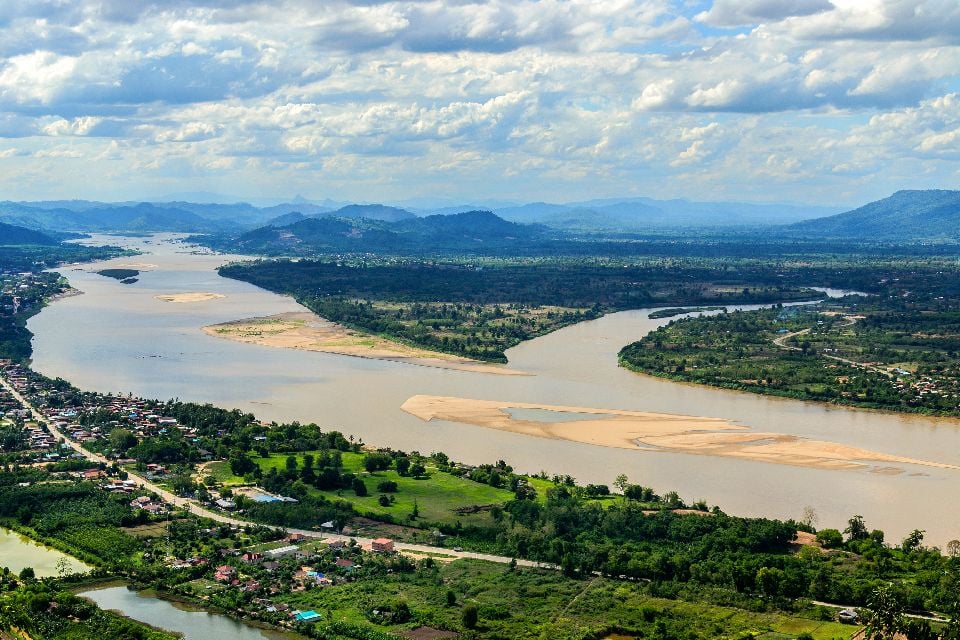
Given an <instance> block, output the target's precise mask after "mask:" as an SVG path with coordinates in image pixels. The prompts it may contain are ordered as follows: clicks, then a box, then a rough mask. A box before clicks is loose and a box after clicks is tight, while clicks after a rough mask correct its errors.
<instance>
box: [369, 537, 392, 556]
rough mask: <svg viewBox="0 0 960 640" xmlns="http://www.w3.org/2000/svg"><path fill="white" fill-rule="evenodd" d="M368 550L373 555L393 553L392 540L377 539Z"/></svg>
mask: <svg viewBox="0 0 960 640" xmlns="http://www.w3.org/2000/svg"><path fill="white" fill-rule="evenodd" d="M370 549H371V550H372V551H374V552H375V553H393V540H391V539H390V538H377V539H376V540H374V541H373V544H371V545H370Z"/></svg>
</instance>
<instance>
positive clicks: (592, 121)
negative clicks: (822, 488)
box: [0, 0, 960, 204]
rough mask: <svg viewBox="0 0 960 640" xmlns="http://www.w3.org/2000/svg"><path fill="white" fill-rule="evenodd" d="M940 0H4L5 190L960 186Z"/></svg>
mask: <svg viewBox="0 0 960 640" xmlns="http://www.w3.org/2000/svg"><path fill="white" fill-rule="evenodd" d="M958 70H960V3H958V2H957V1H956V0H929V1H924V0H915V1H913V2H905V1H898V0H888V1H882V0H715V1H713V2H710V1H696V2H693V1H689V2H688V1H684V0H678V1H669V0H604V1H603V2H598V1H596V0H539V1H532V0H490V1H486V2H479V1H471V0H452V1H448V2H440V1H436V0H411V1H386V0H383V1H378V0H354V1H352V2H351V1H342V0H277V1H275V2H247V1H245V0H216V1H214V0H193V1H191V0H165V1H163V2H151V1H149V0H99V1H93V0H91V1H84V0H76V1H73V2H71V1H69V0H5V1H4V2H3V3H2V5H0V198H3V199H52V198H71V197H78V198H94V199H107V200H121V199H137V198H144V197H150V196H157V195H161V194H164V193H176V192H188V191H212V192H219V193H229V194H234V195H236V196H238V197H241V198H274V197H275V198H282V197H285V196H292V195H293V194H302V195H304V196H307V197H311V198H324V197H330V198H335V199H339V200H359V201H402V200H405V199H408V198H422V197H429V198H438V199H448V200H451V201H480V200H491V199H503V200H524V201H531V200H546V201H555V202H556V201H571V200H584V199H588V198H596V197H608V196H628V195H646V196H652V197H687V198H690V199H698V200H708V199H715V200H751V201H768V202H810V203H824V204H859V203H862V202H865V201H868V200H872V199H876V198H879V197H883V196H885V195H888V194H889V193H890V192H892V191H894V190H896V189H900V188H948V189H955V188H960V71H958Z"/></svg>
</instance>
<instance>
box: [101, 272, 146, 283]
mask: <svg viewBox="0 0 960 640" xmlns="http://www.w3.org/2000/svg"><path fill="white" fill-rule="evenodd" d="M97 275H101V276H105V277H107V278H113V279H114V280H119V281H120V282H122V283H123V284H133V283H134V282H137V280H138V276H139V275H140V272H139V271H138V270H136V269H101V270H100V271H97Z"/></svg>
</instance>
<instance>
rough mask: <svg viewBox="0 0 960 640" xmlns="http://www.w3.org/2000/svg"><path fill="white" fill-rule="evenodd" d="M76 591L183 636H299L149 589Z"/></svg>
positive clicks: (265, 639)
mask: <svg viewBox="0 0 960 640" xmlns="http://www.w3.org/2000/svg"><path fill="white" fill-rule="evenodd" d="M77 595H80V596H83V597H84V598H87V599H88V600H91V601H93V602H95V603H96V604H97V606H99V607H100V608H101V609H106V610H108V611H117V612H119V613H121V614H123V615H125V616H127V617H128V618H133V619H134V620H138V621H140V622H145V623H147V624H149V625H151V626H153V627H157V628H160V629H164V630H166V631H173V632H175V633H181V634H183V637H184V638H185V640H281V639H283V638H288V639H289V638H300V637H301V636H298V635H295V634H292V633H282V632H275V631H268V630H265V629H259V628H257V627H252V626H249V625H246V624H243V623H242V622H239V621H237V620H234V619H233V618H230V617H227V616H225V615H220V614H216V613H208V612H206V611H202V610H199V609H196V608H195V607H191V606H189V605H183V604H180V603H176V602H170V601H169V600H163V599H161V598H158V597H157V596H155V595H152V594H150V593H149V592H137V591H132V590H130V589H128V588H127V587H122V586H121V587H106V588H104V589H92V590H90V591H83V592H81V593H78V594H77Z"/></svg>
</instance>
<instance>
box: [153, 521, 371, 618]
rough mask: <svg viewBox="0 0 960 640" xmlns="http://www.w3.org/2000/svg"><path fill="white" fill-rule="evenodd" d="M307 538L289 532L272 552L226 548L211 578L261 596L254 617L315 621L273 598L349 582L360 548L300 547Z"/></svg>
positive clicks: (178, 562) (175, 563)
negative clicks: (271, 616) (270, 615)
mask: <svg viewBox="0 0 960 640" xmlns="http://www.w3.org/2000/svg"><path fill="white" fill-rule="evenodd" d="M306 540H307V539H306V538H305V537H304V536H302V535H300V534H291V535H290V536H288V537H287V538H286V539H284V540H281V541H280V542H279V544H280V546H276V547H273V548H268V549H263V548H250V549H247V550H245V551H243V552H241V551H239V550H232V549H223V550H221V551H220V557H221V558H223V559H222V560H221V561H220V562H221V564H219V565H218V566H216V567H215V568H213V574H212V579H213V580H214V581H215V582H218V583H220V584H221V585H222V587H221V589H223V588H230V589H236V590H238V591H240V592H241V593H251V594H257V595H258V596H260V597H257V598H255V599H254V600H253V601H252V602H253V604H254V605H255V609H254V611H253V612H252V613H258V614H285V618H286V619H287V620H288V621H289V622H307V623H310V622H315V621H316V620H319V617H316V618H315V617H312V616H310V615H299V614H301V613H302V614H308V613H310V612H302V611H298V610H291V609H290V607H289V606H288V605H286V604H283V603H277V602H275V601H274V600H273V599H271V598H273V597H274V596H276V595H277V594H280V593H297V592H303V591H309V590H312V589H318V588H324V587H329V586H332V585H334V584H338V583H341V582H344V581H346V580H349V579H350V576H351V574H352V572H353V571H354V570H355V568H356V567H358V565H357V563H356V558H357V557H359V554H360V553H361V551H362V549H361V548H360V547H359V546H355V545H348V544H347V543H345V542H343V541H339V540H338V541H333V542H331V543H329V544H326V545H317V546H315V545H312V544H301V543H303V542H305V541H306ZM191 560H195V559H186V560H184V559H172V560H171V562H172V564H171V566H172V567H174V568H189V567H192V566H196V563H194V562H191ZM264 596H266V597H264ZM298 615H299V617H298Z"/></svg>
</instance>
